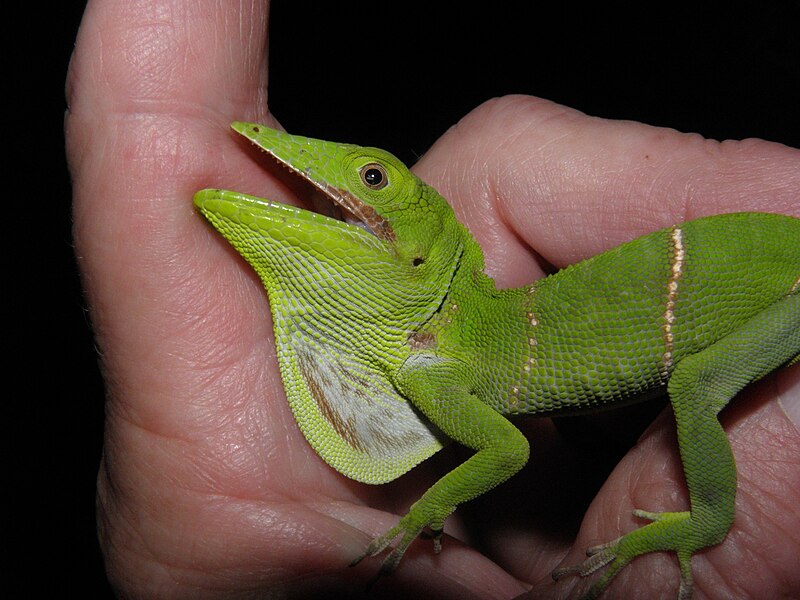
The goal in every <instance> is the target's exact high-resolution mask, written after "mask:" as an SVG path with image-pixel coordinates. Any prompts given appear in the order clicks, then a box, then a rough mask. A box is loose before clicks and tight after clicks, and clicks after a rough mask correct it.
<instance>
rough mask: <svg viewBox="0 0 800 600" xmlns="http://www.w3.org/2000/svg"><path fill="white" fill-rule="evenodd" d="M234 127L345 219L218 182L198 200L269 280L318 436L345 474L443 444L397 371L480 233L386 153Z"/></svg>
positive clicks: (292, 384)
mask: <svg viewBox="0 0 800 600" xmlns="http://www.w3.org/2000/svg"><path fill="white" fill-rule="evenodd" d="M232 126H233V129H234V130H235V131H237V132H238V133H240V134H242V135H243V136H245V137H246V138H248V139H249V140H250V141H252V142H253V143H254V144H255V145H256V146H258V147H259V148H261V149H262V150H264V151H265V152H266V153H267V154H269V155H270V156H272V157H273V158H274V159H275V160H277V161H278V162H279V163H280V164H282V165H283V166H285V167H287V168H288V169H289V170H290V171H292V172H293V173H295V174H296V175H298V176H299V177H301V178H302V179H304V180H305V181H307V182H308V183H309V184H310V185H311V186H312V188H313V190H314V192H313V194H312V195H316V196H323V197H324V198H326V199H327V200H329V201H330V202H332V203H333V204H334V205H335V206H336V207H338V212H339V213H340V216H341V217H342V218H341V219H340V218H335V217H333V216H328V215H326V214H321V213H320V212H314V211H309V210H304V209H301V208H297V207H294V206H289V205H285V204H280V203H277V202H273V201H270V200H265V199H262V198H257V197H255V196H249V195H246V194H241V193H239V192H231V191H226V190H219V189H206V190H201V191H199V192H197V193H196V194H195V196H194V203H195V205H196V206H197V208H198V209H199V211H200V212H201V213H202V214H203V216H205V217H206V218H207V219H208V220H209V221H210V222H211V224H212V225H213V226H214V227H215V228H216V229H217V230H218V231H219V232H220V233H221V234H222V235H223V236H224V237H225V239H226V240H227V241H228V242H230V244H231V245H232V246H233V247H234V248H235V249H236V250H237V251H238V252H239V254H241V255H242V256H243V257H244V259H245V260H246V261H247V262H248V263H250V265H251V266H252V267H253V268H254V269H255V271H256V272H257V273H258V275H259V276H260V277H261V280H262V281H263V283H264V286H265V287H266V289H267V292H268V294H269V300H270V309H271V311H272V316H273V325H274V330H275V343H276V347H277V357H278V363H279V366H280V369H281V376H282V378H283V381H284V388H285V390H286V395H287V398H288V400H289V404H290V406H291V407H292V410H293V412H294V415H295V418H296V419H297V422H298V424H299V425H300V428H301V430H302V431H303V433H304V434H305V436H306V438H307V439H308V440H309V442H310V443H311V445H312V446H313V447H314V448H315V449H316V450H317V452H318V453H319V454H320V455H321V456H322V457H323V458H324V459H325V460H327V461H328V462H329V463H330V464H332V465H333V466H334V467H335V468H336V469H338V470H339V471H340V472H342V473H344V474H345V475H348V476H349V477H353V478H355V479H358V480H360V481H368V482H371V483H379V482H383V481H389V480H391V479H393V478H395V477H397V476H398V475H400V474H401V473H403V472H404V471H406V470H407V469H409V468H410V467H411V466H413V465H415V464H417V463H418V462H419V461H420V460H423V459H424V458H426V457H427V456H430V455H431V454H432V453H434V452H435V451H436V450H438V449H439V448H441V446H442V443H443V442H442V439H441V435H440V433H439V432H438V431H437V430H436V428H435V427H433V426H432V425H431V424H430V423H429V422H428V421H427V420H426V419H425V418H424V417H423V416H422V415H421V414H420V413H419V411H418V410H416V409H415V408H414V407H413V406H412V405H411V403H410V402H409V401H408V399H407V398H405V397H404V396H403V395H402V394H401V393H400V392H399V391H398V390H397V389H396V388H395V385H394V375H395V374H396V373H397V372H398V371H399V369H400V368H401V367H402V365H403V364H404V363H405V361H406V359H407V358H408V357H409V355H410V354H411V353H412V352H413V351H414V349H415V348H418V346H419V344H416V345H415V343H414V342H415V341H418V339H419V338H418V337H415V336H416V332H418V331H420V329H421V328H422V327H423V326H424V325H425V324H426V323H428V322H429V321H430V319H431V318H432V316H433V315H434V314H435V313H436V312H437V311H438V310H439V309H440V308H441V307H442V306H443V304H444V299H445V298H446V297H447V294H448V293H449V291H450V290H451V286H452V282H453V278H454V276H455V274H456V273H457V272H458V269H459V266H460V265H461V264H462V255H464V253H465V249H467V248H468V247H469V245H470V244H472V245H474V247H475V248H477V244H475V243H474V242H471V240H472V238H471V237H470V236H469V234H468V233H467V231H466V229H465V228H464V227H463V226H462V225H461V224H460V223H458V221H457V220H456V218H455V215H454V214H453V211H452V209H451V208H450V206H449V205H448V204H447V202H446V201H445V200H444V198H442V197H441V196H440V195H439V194H438V193H437V192H436V191H435V190H434V189H433V188H431V187H429V186H428V185H426V184H425V183H424V182H422V181H421V180H420V179H419V178H417V177H416V176H415V175H413V174H412V173H411V172H410V171H409V170H408V169H407V168H406V167H405V166H404V165H403V164H402V163H401V162H400V161H399V160H398V159H397V158H395V157H394V156H392V155H391V154H389V153H388V152H385V151H383V150H378V149H375V148H362V147H359V146H354V145H349V144H337V143H332V142H326V141H322V140H315V139H311V138H305V137H299V136H293V135H288V134H286V133H282V132H279V131H275V130H273V129H269V128H267V127H263V126H261V125H254V124H249V123H234V124H233V125H232ZM477 251H478V252H479V250H477ZM473 266H474V265H473ZM426 340H427V338H426Z"/></svg>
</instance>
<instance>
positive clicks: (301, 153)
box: [194, 122, 465, 279]
mask: <svg viewBox="0 0 800 600" xmlns="http://www.w3.org/2000/svg"><path fill="white" fill-rule="evenodd" d="M231 127H232V128H233V129H234V131H236V132H237V133H239V134H241V135H242V136H244V137H246V138H247V139H248V140H250V141H251V142H252V143H253V144H255V145H256V146H257V147H258V148H260V149H261V150H263V151H264V152H265V153H267V154H268V155H270V156H271V157H273V158H274V159H275V160H276V161H277V162H278V163H279V164H281V165H282V166H284V167H286V168H288V169H289V170H290V171H291V172H293V173H294V174H296V175H297V176H299V177H300V178H302V179H303V180H305V181H306V182H308V183H309V184H311V186H312V187H313V189H314V193H313V194H312V196H314V197H313V198H311V200H312V202H313V204H314V206H315V208H318V209H319V210H320V212H312V211H304V210H302V209H298V208H293V207H289V206H284V205H280V204H278V203H275V202H271V201H268V200H263V199H259V198H256V197H253V196H247V195H245V194H239V193H237V192H228V191H224V190H213V189H207V190H201V191H200V192H198V193H197V194H196V195H195V199H194V201H195V204H196V205H197V207H198V208H199V209H200V211H201V212H202V213H203V214H204V215H205V216H206V217H207V218H208V219H209V220H210V221H211V222H212V224H213V225H214V226H215V227H216V228H217V229H218V230H219V231H220V233H222V234H223V236H225V237H226V238H227V239H228V241H229V242H231V243H232V244H233V245H234V246H235V247H236V248H237V250H239V251H240V253H242V254H243V255H244V257H245V258H246V259H248V260H250V257H249V255H248V253H246V252H243V250H246V248H244V247H242V246H243V245H247V243H248V239H250V240H251V241H252V239H253V238H255V237H259V236H256V235H248V234H242V232H241V231H239V232H238V233H237V232H236V230H241V228H242V227H243V226H246V227H247V228H249V229H250V230H252V231H253V232H254V233H259V234H260V236H262V237H263V235H264V234H265V233H267V232H272V231H275V229H276V228H275V227H272V226H269V225H270V223H271V224H274V225H280V223H284V224H286V227H284V228H285V229H287V230H288V229H291V228H295V229H304V230H306V231H307V232H309V233H317V234H318V235H319V234H321V232H322V231H325V232H327V234H328V235H329V236H332V237H333V238H339V239H340V240H344V239H348V240H349V241H355V242H356V244H357V245H361V246H362V248H361V250H362V251H367V248H370V249H374V248H376V247H378V248H382V249H383V250H384V251H385V252H388V253H390V254H391V255H392V256H393V259H394V260H395V261H396V263H397V264H396V266H397V268H398V269H404V268H406V267H409V266H410V267H413V268H415V270H417V271H421V272H426V271H427V272H428V275H429V276H432V277H434V278H437V279H438V278H439V277H440V276H441V275H443V272H449V273H452V267H453V262H454V261H457V260H458V258H457V257H458V255H459V254H460V247H461V241H462V238H463V237H464V233H465V230H464V228H463V227H462V226H461V225H460V224H459V223H458V221H457V220H456V218H455V216H454V214H453V210H452V208H451V207H450V205H449V204H448V203H447V201H446V200H444V198H442V197H441V196H440V195H439V194H438V193H437V192H436V190H434V189H433V188H431V187H430V186H428V185H427V184H425V183H424V182H423V181H422V180H420V179H419V178H418V177H416V176H415V175H414V174H412V173H411V172H410V171H409V170H408V168H406V166H405V165H404V164H403V163H402V162H401V161H400V160H398V159H397V158H396V157H394V156H393V155H392V154H390V153H389V152H386V151H384V150H380V149H378V148H367V147H361V146H356V145H353V144H340V143H335V142H327V141H323V140H317V139H312V138H307V137H302V136H296V135H289V134H287V133H283V132H281V131H277V130H275V129H270V128H268V127H265V126H263V125H257V124H253V123H243V122H234V123H232V125H231ZM320 198H324V199H325V200H326V201H327V202H326V203H327V205H328V206H327V210H326V208H325V207H324V206H323V205H321V204H320V202H319V200H320ZM331 206H333V207H334V208H335V209H334V210H333V211H331V210H330V207H331ZM323 213H325V214H323ZM287 219H288V220H287ZM278 228H280V227H278ZM257 229H260V231H258V232H256V230H257ZM268 235H269V234H268ZM366 236H369V238H371V239H368V238H367V237H366ZM351 258H352V257H351ZM250 262H252V261H250ZM425 264H427V265H428V267H429V268H427V269H419V268H418V267H421V266H422V265H425ZM253 266H254V267H256V270H257V271H259V272H260V270H259V268H258V265H255V264H254V265H253Z"/></svg>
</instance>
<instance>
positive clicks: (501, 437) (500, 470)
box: [353, 357, 530, 574]
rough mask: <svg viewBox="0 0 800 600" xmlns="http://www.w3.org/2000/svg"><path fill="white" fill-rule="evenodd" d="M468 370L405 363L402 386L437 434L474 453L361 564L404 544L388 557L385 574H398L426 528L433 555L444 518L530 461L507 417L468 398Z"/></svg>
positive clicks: (525, 443)
mask: <svg viewBox="0 0 800 600" xmlns="http://www.w3.org/2000/svg"><path fill="white" fill-rule="evenodd" d="M468 381H469V379H468V374H467V369H466V368H465V367H464V365H461V364H459V363H457V362H455V361H441V360H440V359H433V360H432V361H428V360H425V359H424V358H422V357H419V359H418V360H414V359H413V358H412V359H410V360H409V361H407V363H406V365H405V366H404V368H403V370H402V371H401V373H400V375H399V377H398V381H397V384H398V387H399V388H400V389H401V391H402V392H403V393H404V395H406V397H408V398H409V399H411V401H412V402H413V403H414V405H415V406H416V407H417V408H418V409H419V410H420V411H421V412H422V413H424V414H425V416H426V417H427V418H428V419H430V421H431V422H432V423H434V424H435V425H436V426H437V427H439V429H441V430H442V432H444V433H445V434H446V435H447V436H449V437H450V438H451V439H452V440H454V441H456V442H458V443H460V444H462V445H464V446H467V447H469V448H472V449H474V450H476V453H475V454H474V455H473V456H472V457H470V458H469V459H468V460H467V461H466V462H464V463H462V464H461V465H459V466H458V467H456V468H455V469H453V470H452V471H450V472H449V473H447V475H445V476H444V477H442V478H441V479H440V480H439V481H437V482H436V483H435V484H434V485H433V486H431V487H430V488H429V489H428V491H427V492H425V493H424V494H423V495H422V497H421V498H420V499H419V500H417V501H416V502H415V503H414V504H413V505H412V506H411V508H410V510H409V512H408V514H406V515H405V516H404V517H403V518H402V519H401V520H400V522H399V523H398V524H397V525H396V526H394V527H392V528H391V529H390V530H389V531H387V532H386V533H385V534H383V535H381V536H380V537H377V538H375V539H374V540H373V541H372V542H371V543H370V544H369V546H368V547H367V549H366V551H365V552H364V554H363V555H361V556H360V557H359V558H358V559H356V560H355V561H354V562H353V564H356V563H358V562H359V561H360V560H361V559H363V558H364V557H366V556H375V555H376V554H379V553H380V552H381V551H383V550H384V549H385V548H386V547H387V546H389V544H391V543H392V541H393V540H394V539H395V538H397V537H398V536H401V537H400V541H399V542H398V544H397V545H396V546H395V547H394V549H393V550H392V551H391V553H390V554H389V555H388V556H387V557H386V559H385V560H384V562H383V565H382V567H381V573H382V574H386V573H389V572H391V571H392V570H394V568H395V567H396V566H397V565H398V564H399V562H400V559H401V558H402V557H403V554H404V553H405V551H406V549H407V548H408V546H409V545H410V544H411V542H412V541H414V539H415V538H416V537H417V536H418V535H419V534H420V532H421V531H422V530H423V529H424V528H425V527H429V528H430V529H432V530H433V532H434V534H435V538H434V550H435V551H436V552H438V551H439V550H440V548H441V546H440V543H439V537H440V536H441V532H442V529H443V527H444V521H445V519H446V518H447V517H448V516H449V515H450V514H451V513H452V512H453V511H454V510H455V509H456V507H457V506H458V505H459V504H461V503H462V502H466V501H467V500H470V499H472V498H475V497H476V496H479V495H481V494H483V493H484V492H486V491H488V490H490V489H492V488H493V487H495V486H496V485H498V484H500V483H502V482H503V481H505V480H506V479H508V478H509V477H511V476H512V475H514V474H515V473H517V472H518V471H519V470H520V469H521V468H522V467H523V466H525V463H527V462H528V456H529V453H530V448H529V445H528V440H527V439H526V438H525V436H523V435H522V433H521V432H520V431H519V430H518V429H517V428H516V427H514V426H513V425H512V424H511V423H510V422H509V421H508V420H507V419H506V418H505V417H503V416H502V415H500V414H499V413H497V412H496V411H494V410H492V409H491V408H490V407H489V406H487V405H486V404H484V403H483V402H482V401H481V400H480V399H479V398H478V397H477V396H475V395H474V394H472V393H470V389H469V385H468V383H467V382H468Z"/></svg>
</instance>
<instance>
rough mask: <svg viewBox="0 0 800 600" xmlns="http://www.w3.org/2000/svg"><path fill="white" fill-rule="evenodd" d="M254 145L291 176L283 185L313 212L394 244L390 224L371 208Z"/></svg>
mask: <svg viewBox="0 0 800 600" xmlns="http://www.w3.org/2000/svg"><path fill="white" fill-rule="evenodd" d="M251 142H252V143H253V145H254V146H256V147H257V148H258V149H259V150H261V151H262V152H264V153H266V154H267V155H269V156H270V158H272V160H273V161H274V162H275V163H277V164H278V165H280V166H281V167H283V169H281V170H282V171H283V172H288V173H290V174H291V175H292V177H290V178H287V180H285V181H284V183H286V184H287V186H288V187H289V188H290V189H292V191H294V192H295V194H296V195H297V196H298V197H300V198H304V199H307V201H308V203H309V205H310V208H311V210H312V212H315V213H317V214H320V215H323V216H325V217H328V218H330V219H334V220H336V221H340V222H342V223H346V224H347V225H350V226H353V227H359V228H360V229H362V230H364V231H366V232H368V233H369V234H371V235H373V236H375V237H376V238H378V239H380V240H383V241H386V242H392V241H395V239H396V236H395V233H394V231H393V229H392V227H391V224H390V223H389V221H388V220H387V219H385V218H384V217H382V216H381V215H379V214H378V213H377V211H376V210H375V209H374V208H373V207H372V206H371V205H369V204H367V203H366V202H364V201H362V200H360V199H359V198H358V197H356V196H355V195H354V194H352V193H351V192H349V191H348V190H343V189H341V188H338V187H336V186H333V185H329V184H328V183H326V182H324V181H320V180H319V179H317V178H315V177H314V176H313V175H312V173H311V172H308V171H304V170H302V169H298V168H297V167H294V166H293V165H291V164H290V163H287V162H285V161H283V160H281V159H280V158H279V157H277V156H276V155H275V154H274V153H273V152H271V151H270V150H269V148H264V147H262V146H260V145H259V144H257V143H255V142H254V141H252V140H251ZM282 179H283V178H282Z"/></svg>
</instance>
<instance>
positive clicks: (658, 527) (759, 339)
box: [553, 295, 800, 599]
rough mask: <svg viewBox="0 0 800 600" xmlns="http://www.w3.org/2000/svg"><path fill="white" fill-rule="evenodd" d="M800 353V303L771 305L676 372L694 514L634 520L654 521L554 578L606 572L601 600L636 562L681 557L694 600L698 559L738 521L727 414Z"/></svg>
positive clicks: (593, 592) (598, 586)
mask: <svg viewBox="0 0 800 600" xmlns="http://www.w3.org/2000/svg"><path fill="white" fill-rule="evenodd" d="M798 353H800V296H798V295H793V296H788V297H785V298H783V299H782V300H780V301H778V302H776V303H774V304H772V305H770V306H769V307H767V308H766V309H764V310H763V311H761V312H760V313H758V314H757V315H755V316H754V317H753V318H751V319H750V320H749V321H748V322H746V323H745V324H743V325H742V326H741V327H740V328H738V329H737V330H735V331H733V332H731V333H730V334H729V335H727V336H726V337H724V338H722V339H720V340H718V341H717V342H716V343H714V344H712V345H711V346H709V347H708V348H705V349H704V350H702V351H700V352H697V353H695V354H692V355H689V356H687V357H685V358H684V359H683V360H681V361H680V362H679V363H678V364H677V365H676V367H675V370H674V372H673V374H672V377H671V379H670V382H669V386H668V392H669V396H670V402H671V404H672V407H673V411H674V413H675V421H676V424H677V434H678V436H677V437H678V445H679V448H680V455H681V461H682V463H683V470H684V474H685V476H686V483H687V487H688V490H689V501H690V507H691V508H690V510H688V511H679V512H660V513H654V512H646V511H641V510H637V511H635V513H634V514H635V515H636V516H638V517H642V518H646V519H649V520H650V521H651V523H650V524H648V525H645V526H644V527H641V528H639V529H636V530H634V531H631V532H629V533H627V534H625V535H623V536H622V537H620V538H618V539H617V540H614V541H612V542H609V543H607V544H603V545H602V546H598V547H595V548H593V549H590V551H589V554H590V556H589V558H588V559H586V560H585V561H584V562H582V563H581V564H579V565H575V566H572V567H567V568H561V569H557V570H555V571H554V572H553V577H554V578H555V579H558V578H560V577H563V576H565V575H580V576H587V575H589V574H591V573H593V572H595V571H597V570H599V569H600V568H602V567H604V566H606V565H608V566H607V569H606V571H605V572H604V573H603V575H602V576H601V578H600V579H598V580H597V581H596V582H595V583H594V585H593V586H592V587H591V588H590V590H589V591H588V593H587V594H586V596H585V598H596V597H598V596H599V595H600V594H601V593H602V591H603V590H604V589H605V588H606V587H607V586H608V585H609V584H610V583H611V580H612V579H613V578H614V577H615V576H616V575H617V574H618V573H619V571H620V570H621V569H622V568H623V567H624V566H626V565H627V564H628V563H629V562H630V561H631V560H633V559H634V558H635V557H637V556H640V555H642V554H646V553H649V552H659V551H672V552H675V553H676V554H677V557H678V563H679V566H680V573H681V584H680V588H679V592H678V597H679V598H680V599H687V598H690V597H691V595H692V567H691V558H692V555H693V554H694V553H696V552H697V551H699V550H702V549H703V548H707V547H709V546H713V545H715V544H718V543H720V542H721V541H722V540H723V539H724V538H725V536H726V535H727V533H728V530H729V529H730V527H731V525H732V523H733V516H734V500H735V495H736V464H735V462H734V458H733V453H732V451H731V448H730V444H729V443H728V439H727V437H726V435H725V432H724V430H723V429H722V426H721V425H720V423H719V420H718V419H717V414H718V413H719V411H720V410H722V408H723V407H724V406H725V405H726V404H727V403H728V402H729V401H730V399H731V398H733V396H735V395H736V394H737V393H738V392H739V391H740V390H741V389H742V388H743V387H744V386H746V385H747V384H748V383H751V382H753V381H755V380H757V379H759V378H761V377H763V376H764V375H766V374H767V373H769V372H771V371H773V370H774V369H777V368H779V367H781V366H783V365H787V364H791V363H794V362H796V360H797V359H796V357H797V355H798Z"/></svg>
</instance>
